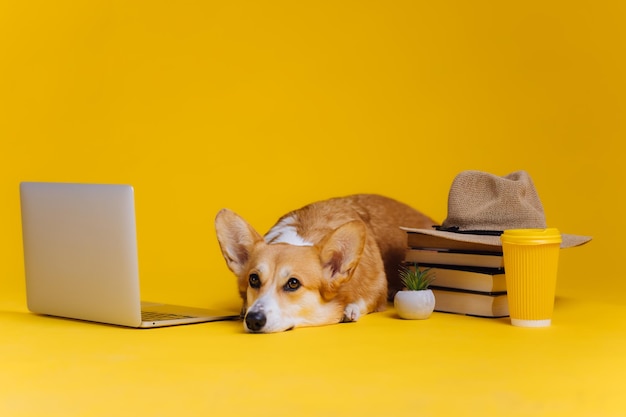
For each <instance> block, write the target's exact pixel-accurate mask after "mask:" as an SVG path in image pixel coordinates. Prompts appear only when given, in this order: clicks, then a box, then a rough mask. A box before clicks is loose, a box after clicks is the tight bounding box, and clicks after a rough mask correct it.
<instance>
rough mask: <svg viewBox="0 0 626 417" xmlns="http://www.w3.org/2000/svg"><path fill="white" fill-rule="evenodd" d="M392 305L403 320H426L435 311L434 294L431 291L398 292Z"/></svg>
mask: <svg viewBox="0 0 626 417" xmlns="http://www.w3.org/2000/svg"><path fill="white" fill-rule="evenodd" d="M393 305H394V306H395V308H396V311H397V312H398V315H399V316H400V317H402V318H403V319H420V320H421V319H427V318H428V317H430V315H431V314H432V312H433V310H434V309H435V294H433V292H432V291H431V290H422V291H398V292H397V293H396V295H395V297H394V299H393Z"/></svg>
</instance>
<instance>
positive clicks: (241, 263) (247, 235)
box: [215, 209, 263, 277]
mask: <svg viewBox="0 0 626 417" xmlns="http://www.w3.org/2000/svg"><path fill="white" fill-rule="evenodd" d="M215 231H216V234H217V241H218V242H219V244H220V249H221V250H222V255H223V256H224V259H225V260H226V264H227V265H228V268H229V269H230V270H231V271H233V273H234V274H235V275H237V276H238V277H239V276H240V274H241V273H242V272H243V270H244V268H245V266H246V264H247V262H248V259H249V258H250V252H251V251H252V248H253V247H254V245H256V244H257V243H258V242H260V241H263V238H262V237H261V235H260V234H258V233H257V231H256V230H254V229H253V228H252V226H250V225H249V224H248V223H247V222H246V221H245V220H244V219H242V218H241V217H240V216H239V215H237V214H236V213H234V212H232V211H230V210H228V209H222V210H220V212H219V213H217V216H215Z"/></svg>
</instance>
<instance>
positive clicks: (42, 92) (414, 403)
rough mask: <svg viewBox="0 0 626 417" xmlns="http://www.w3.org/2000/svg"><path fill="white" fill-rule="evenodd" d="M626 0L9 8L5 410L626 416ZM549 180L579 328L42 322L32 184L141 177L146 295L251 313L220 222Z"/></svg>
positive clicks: (548, 198) (433, 208)
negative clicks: (487, 175)
mask: <svg viewBox="0 0 626 417" xmlns="http://www.w3.org/2000/svg"><path fill="white" fill-rule="evenodd" d="M625 19H626V10H625V8H624V2H617V1H616V2H610V1H603V0H600V1H593V2H577V1H570V2H565V1H553V2H544V1H537V2H534V1H530V2H523V3H519V2H517V3H511V2H487V1H472V2H467V1H445V2H418V1H406V2H401V1H385V2H363V1H341V2H336V1H328V2H326V1H320V2H292V1H284V2H275V1H268V2H255V1H248V2H246V1H238V0H234V1H199V0H198V1H193V0H189V1H178V2H160V1H142V0H138V1H130V2H129V1H88V2H79V1H77V2H71V1H66V0H60V1H21V0H20V1H18V0H0V203H1V204H0V254H1V255H0V415H1V416H3V417H4V416H10V417H14V416H44V415H45V416H57V415H58V416H74V415H75V416H110V415H121V416H124V415H132V416H137V415H151V416H182V415H272V416H281V415H288V416H294V415H302V416H304V415H323V416H328V415H358V416H367V415H377V416H379V415H389V416H391V415H411V416H414V415H424V416H429V415H432V416H437V415H445V416H449V415H455V414H457V415H480V416H492V415H493V416H501V415H512V416H517V415H519V416H528V415H533V416H623V415H626V399H625V398H624V394H623V379H624V375H625V374H626V324H625V323H626V302H625V301H624V294H626V279H624V278H625V277H624V273H623V271H622V263H623V262H622V261H623V254H622V252H623V248H624V243H623V242H624V239H623V237H624V236H626V222H625V220H624V215H623V214H624V213H626V204H625V192H624V184H625V183H626V181H625V180H626V174H624V170H623V156H624V152H623V150H622V147H623V145H622V144H623V141H624V138H625V137H626V123H625V115H626V76H625V75H624V74H626V50H625V49H626V47H625V45H626V29H625V28H626V25H625V24H624V23H625ZM462 169H480V170H485V171H489V172H493V173H496V174H500V175H505V174H507V173H509V172H511V171H514V170H517V169H526V170H527V171H529V173H530V174H531V176H532V178H533V180H534V181H535V184H536V186H537V188H538V191H539V194H540V196H541V198H542V201H543V204H544V207H545V210H546V214H547V218H548V224H549V226H551V227H557V228H558V229H559V230H561V231H562V232H564V233H578V234H588V235H592V236H593V237H594V240H593V241H592V242H591V243H590V244H588V245H586V246H583V247H580V248H572V249H567V250H564V251H562V253H561V256H560V264H559V277H558V284H557V303H556V306H555V312H554V320H553V326H552V327H550V328H547V329H521V328H515V327H513V326H510V325H509V324H508V321H507V320H506V319H498V320H485V319H476V318H469V317H460V316H454V315H445V314H435V315H433V316H432V317H431V318H430V319H428V320H426V321H402V320H399V319H396V318H395V316H394V313H393V311H392V310H390V311H388V312H385V313H379V314H373V315H369V316H367V317H365V318H363V319H362V320H361V321H359V322H358V323H355V324H345V325H336V326H328V327H319V328H311V329H299V330H295V331H292V332H287V333H282V334H273V335H247V334H245V333H243V331H242V328H241V325H240V324H238V323H211V324H203V325H192V326H186V327H176V328H169V329H151V330H129V329H121V328H117V327H111V326H103V325H96V324H88V323H82V322H76V321H69V320H61V319H53V318H47V317H40V316H35V315H32V314H30V313H27V311H26V308H25V296H24V289H23V264H22V248H21V234H20V217H19V204H18V183H19V181H21V180H44V181H83V182H115V183H130V184H133V185H134V186H135V187H136V196H137V216H138V232H139V239H140V248H139V251H140V262H141V276H142V288H143V293H144V296H145V298H147V299H161V300H164V301H170V302H177V303H186V304H191V305H197V306H215V307H232V308H236V307H237V305H238V300H237V291H236V286H235V281H234V279H233V277H232V276H231V274H230V273H229V271H228V270H227V269H226V266H225V265H224V262H223V260H222V259H220V255H219V250H218V247H217V242H216V240H215V232H214V230H213V225H212V222H213V217H214V215H215V213H216V212H217V211H218V210H219V209H220V208H222V207H229V208H231V209H233V210H235V211H236V212H238V213H239V214H241V215H242V216H243V217H244V218H246V219H247V220H249V221H250V222H251V223H252V224H253V225H254V226H255V227H257V228H258V229H259V230H261V231H264V230H266V229H267V228H268V227H269V226H271V224H272V223H273V222H274V221H275V220H276V219H277V218H278V217H279V216H280V215H281V214H283V213H284V212H286V211H287V210H290V209H293V208H296V207H298V206H301V205H303V204H305V203H307V202H310V201H314V200H318V199H321V198H326V197H331V196H337V195H343V194H349V193H354V192H362V191H364V192H376V193H382V194H386V195H389V196H392V197H395V198H398V199H401V200H403V201H406V202H408V203H411V204H412V205H414V206H416V207H418V208H420V209H422V210H423V211H424V212H426V213H428V214H430V215H431V216H433V217H434V218H436V219H438V220H443V218H445V215H446V198H447V192H448V189H449V186H450V183H451V181H452V179H453V177H454V176H455V175H456V174H457V173H458V172H459V171H460V170H462Z"/></svg>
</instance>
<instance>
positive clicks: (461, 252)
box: [405, 231, 509, 317]
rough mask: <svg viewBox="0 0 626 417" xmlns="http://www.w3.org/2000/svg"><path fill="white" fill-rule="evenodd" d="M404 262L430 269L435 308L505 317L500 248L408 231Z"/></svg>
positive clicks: (506, 304) (504, 293)
mask: <svg viewBox="0 0 626 417" xmlns="http://www.w3.org/2000/svg"><path fill="white" fill-rule="evenodd" d="M407 241H408V249H407V251H406V257H405V263H406V265H407V266H408V267H415V266H416V265H417V267H418V268H420V269H426V268H431V273H433V274H434V277H435V280H434V281H433V283H432V284H431V285H430V288H431V289H432V290H433V293H434V294H435V311H443V312H448V313H457V314H466V315H471V316H480V317H506V316H508V315H509V304H508V301H507V295H506V281H505V276H504V261H503V257H502V249H501V248H500V247H497V246H491V245H484V244H480V243H469V242H460V241H454V240H450V239H444V238H440V237H437V236H431V235H425V234H421V233H415V232H411V231H407Z"/></svg>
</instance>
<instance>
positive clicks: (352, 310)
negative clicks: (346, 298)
mask: <svg viewBox="0 0 626 417" xmlns="http://www.w3.org/2000/svg"><path fill="white" fill-rule="evenodd" d="M360 317H361V306H359V305H358V304H357V303H352V304H348V305H347V306H346V309H345V310H344V311H343V320H342V321H343V322H344V323H345V322H351V321H357V320H358V319H359V318H360Z"/></svg>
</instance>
